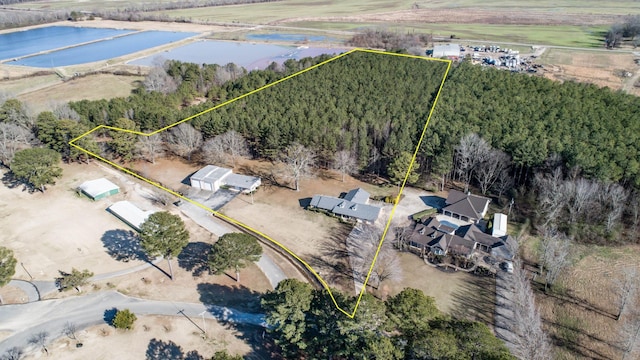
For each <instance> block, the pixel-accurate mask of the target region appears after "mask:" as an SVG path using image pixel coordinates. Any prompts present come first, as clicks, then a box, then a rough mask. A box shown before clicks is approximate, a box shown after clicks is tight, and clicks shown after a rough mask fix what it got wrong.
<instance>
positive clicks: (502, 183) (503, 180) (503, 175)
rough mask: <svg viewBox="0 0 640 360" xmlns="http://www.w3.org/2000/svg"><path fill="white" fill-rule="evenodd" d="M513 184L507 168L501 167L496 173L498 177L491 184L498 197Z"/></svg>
mask: <svg viewBox="0 0 640 360" xmlns="http://www.w3.org/2000/svg"><path fill="white" fill-rule="evenodd" d="M513 185H514V181H513V177H512V176H511V174H509V170H507V169H503V170H502V171H501V172H500V174H499V175H498V179H497V180H496V182H495V183H494V184H493V191H495V192H497V193H498V199H500V198H502V195H504V194H506V193H507V192H508V191H509V190H511V189H513Z"/></svg>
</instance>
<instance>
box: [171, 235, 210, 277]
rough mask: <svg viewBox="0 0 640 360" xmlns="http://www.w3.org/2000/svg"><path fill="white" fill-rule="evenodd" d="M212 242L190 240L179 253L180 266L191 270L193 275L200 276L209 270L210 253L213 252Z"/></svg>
mask: <svg viewBox="0 0 640 360" xmlns="http://www.w3.org/2000/svg"><path fill="white" fill-rule="evenodd" d="M211 247H212V245H211V244H207V243H204V242H200V241H199V242H190V243H189V244H187V246H185V247H184V249H182V252H181V253H180V255H178V266H180V267H181V268H183V269H185V270H187V271H191V273H192V274H193V276H200V275H202V274H204V273H205V272H207V273H208V272H209V266H208V265H207V260H208V255H209V253H210V252H211Z"/></svg>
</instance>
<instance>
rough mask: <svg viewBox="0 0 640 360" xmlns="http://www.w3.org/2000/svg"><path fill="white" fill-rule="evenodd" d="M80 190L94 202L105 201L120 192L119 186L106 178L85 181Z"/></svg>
mask: <svg viewBox="0 0 640 360" xmlns="http://www.w3.org/2000/svg"><path fill="white" fill-rule="evenodd" d="M78 189H79V190H80V191H82V193H83V194H85V195H87V196H88V197H90V198H91V199H92V200H100V199H104V198H106V197H108V196H111V195H115V194H117V193H118V192H120V188H119V187H118V185H116V184H114V183H112V182H111V181H109V180H107V179H105V178H100V179H96V180H90V181H85V182H83V183H82V184H81V185H80V186H78Z"/></svg>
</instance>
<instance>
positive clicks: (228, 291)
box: [198, 283, 262, 313]
mask: <svg viewBox="0 0 640 360" xmlns="http://www.w3.org/2000/svg"><path fill="white" fill-rule="evenodd" d="M198 293H199V294H200V302H202V303H203V304H205V305H217V306H226V307H231V308H234V309H237V310H240V311H244V312H250V313H257V312H259V311H260V296H261V295H262V294H261V293H259V292H257V291H253V290H251V289H249V288H247V287H245V286H243V285H238V286H226V285H220V284H209V283H201V284H198Z"/></svg>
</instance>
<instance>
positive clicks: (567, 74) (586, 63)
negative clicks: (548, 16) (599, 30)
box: [539, 49, 640, 95]
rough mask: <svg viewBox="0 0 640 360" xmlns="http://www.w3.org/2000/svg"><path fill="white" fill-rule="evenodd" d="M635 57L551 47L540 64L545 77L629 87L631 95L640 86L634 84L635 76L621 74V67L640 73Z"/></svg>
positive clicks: (619, 87) (636, 91)
mask: <svg viewBox="0 0 640 360" xmlns="http://www.w3.org/2000/svg"><path fill="white" fill-rule="evenodd" d="M633 59H634V57H633V55H632V54H620V53H608V52H587V51H576V50H564V49H547V50H546V52H545V54H544V55H543V56H542V57H541V58H540V61H539V63H541V64H544V65H545V71H544V76H545V77H547V78H549V79H553V80H557V81H567V80H574V81H579V82H589V83H593V84H595V85H598V86H608V87H609V88H611V89H613V90H619V89H622V88H625V90H627V91H628V92H629V93H631V94H635V95H640V89H639V88H635V87H633V86H630V85H632V84H630V83H631V82H633V80H632V79H631V78H623V77H621V76H619V75H618V73H619V72H620V71H621V70H624V71H628V72H630V73H631V74H640V66H638V65H636V64H635V63H634V61H633Z"/></svg>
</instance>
